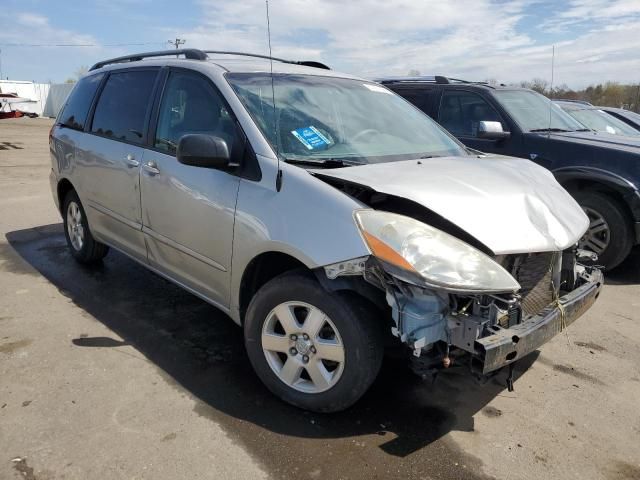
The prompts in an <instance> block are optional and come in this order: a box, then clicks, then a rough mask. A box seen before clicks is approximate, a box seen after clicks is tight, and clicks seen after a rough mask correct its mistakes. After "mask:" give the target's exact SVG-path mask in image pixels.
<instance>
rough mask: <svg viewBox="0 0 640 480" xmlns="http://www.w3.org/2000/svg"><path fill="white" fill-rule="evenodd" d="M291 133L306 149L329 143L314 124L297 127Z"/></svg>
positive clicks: (313, 148)
mask: <svg viewBox="0 0 640 480" xmlns="http://www.w3.org/2000/svg"><path fill="white" fill-rule="evenodd" d="M291 133H292V134H293V136H294V137H296V138H297V139H298V140H300V143H302V144H303V145H304V146H305V147H307V150H317V149H319V148H323V147H326V146H327V145H331V141H330V140H329V139H328V138H327V137H325V136H324V135H323V134H322V133H321V132H320V130H318V129H317V128H316V127H314V126H309V127H303V128H298V129H296V130H292V131H291Z"/></svg>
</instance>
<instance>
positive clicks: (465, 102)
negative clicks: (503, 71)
mask: <svg viewBox="0 0 640 480" xmlns="http://www.w3.org/2000/svg"><path fill="white" fill-rule="evenodd" d="M379 82H381V83H382V84H384V85H385V86H387V87H388V88H390V89H391V90H393V91H395V92H396V93H398V94H400V95H402V96H403V97H405V98H406V99H407V100H409V101H410V102H412V103H413V104H414V105H416V106H417V107H418V108H420V109H421V110H422V111H424V112H425V113H427V114H429V115H430V116H431V117H433V118H434V119H435V120H437V121H438V122H439V123H440V124H441V125H442V126H444V127H445V128H446V129H447V130H449V131H450V132H451V133H452V134H454V135H455V136H456V137H457V138H458V139H459V140H460V141H462V142H463V143H464V144H465V145H467V146H468V147H471V148H474V149H476V150H480V151H482V152H487V153H497V154H502V155H512V156H516V157H522V158H527V159H530V160H533V161H534V162H536V163H538V164H540V165H542V166H544V167H546V168H548V169H550V170H551V171H552V172H553V173H554V175H555V177H556V179H557V180H558V181H559V182H560V184H561V185H562V186H564V187H565V188H566V189H567V190H568V191H569V193H571V195H572V196H573V197H574V198H575V199H576V200H577V202H578V203H579V204H580V205H581V206H582V208H583V209H584V211H585V212H586V213H587V215H588V216H589V219H590V227H589V230H588V231H587V233H586V234H585V236H584V237H583V238H582V239H581V240H580V246H581V247H583V248H586V249H589V250H592V251H593V252H595V253H597V254H598V260H597V264H599V265H603V266H605V267H606V268H608V269H612V268H615V267H616V266H617V265H619V264H620V263H621V262H622V261H623V260H624V259H625V258H626V257H627V256H628V255H629V252H630V251H631V248H632V246H633V245H634V244H638V243H640V191H639V189H640V139H637V138H635V139H634V138H629V137H621V136H616V135H608V134H602V133H598V132H593V131H589V129H587V128H586V127H585V126H584V125H582V124H581V123H579V122H578V121H577V120H575V119H574V118H573V117H571V116H570V115H569V114H567V113H565V112H564V111H563V110H562V109H561V108H560V107H558V106H557V105H554V104H553V103H552V102H550V101H549V100H548V99H547V98H546V97H544V96H543V95H540V94H538V93H536V92H534V91H532V90H527V89H523V88H514V87H506V86H494V85H488V84H486V83H477V82H467V81H463V80H454V79H449V78H446V77H417V78H415V77H414V78H403V77H397V78H385V79H380V80H379Z"/></svg>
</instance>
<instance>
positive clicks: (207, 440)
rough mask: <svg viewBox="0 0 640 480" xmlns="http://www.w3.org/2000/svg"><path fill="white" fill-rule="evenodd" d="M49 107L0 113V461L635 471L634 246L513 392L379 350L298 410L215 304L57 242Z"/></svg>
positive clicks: (139, 466)
mask: <svg viewBox="0 0 640 480" xmlns="http://www.w3.org/2000/svg"><path fill="white" fill-rule="evenodd" d="M50 126H51V121H50V120H46V119H18V120H0V479H5V478H6V479H14V478H15V479H18V478H23V479H28V480H34V479H38V480H42V479H61V478H65V479H83V480H84V479H93V478H99V479H119V478H127V479H143V478H147V479H153V480H161V479H165V478H166V479H172V480H174V479H176V478H202V479H205V478H251V479H255V478H275V479H278V478H283V479H284V478H287V479H290V478H301V479H304V478H309V479H317V478H328V479H333V478H345V479H346V478H348V479H356V478H367V479H374V478H381V479H382V478H417V479H447V480H454V479H487V478H499V479H507V478H508V479H510V480H516V479H540V478H543V479H562V480H568V479H580V480H582V479H611V480H613V479H616V480H627V479H640V415H639V414H638V412H639V408H638V399H640V349H639V348H638V345H639V344H640V329H639V328H638V326H639V324H640V313H638V312H639V311H640V251H635V252H634V254H633V256H632V258H631V259H630V260H629V261H627V262H626V264H624V265H623V266H622V267H621V268H619V269H618V270H617V271H614V272H611V273H610V274H609V275H607V285H606V286H605V289H604V291H603V293H602V295H601V296H600V298H599V300H598V302H597V303H596V305H595V306H594V307H593V308H592V309H591V310H590V311H589V312H588V313H587V314H586V315H585V316H583V317H582V318H581V319H580V320H578V321H577V322H576V323H574V324H573V325H571V326H570V327H569V328H568V329H567V330H566V331H565V332H564V333H562V334H561V335H559V336H558V337H556V338H555V339H554V340H553V341H552V342H550V343H549V344H548V345H545V346H544V347H543V348H542V349H541V350H540V351H539V352H536V353H534V354H532V355H531V356H530V357H528V358H526V359H524V360H523V361H521V362H520V363H519V364H518V367H517V371H516V374H517V377H518V378H517V380H516V383H515V392H511V393H509V392H507V391H506V390H505V388H504V378H503V376H500V377H497V378H495V379H494V380H492V381H490V382H489V383H488V384H486V385H483V386H480V385H477V384H476V383H475V382H474V381H473V380H471V379H470V378H469V377H468V376H467V375H465V374H464V372H463V371H462V370H456V369H452V370H450V371H448V372H447V374H446V375H441V376H440V377H439V378H438V380H437V382H436V383H435V384H434V385H431V384H427V383H423V382H422V381H420V380H419V379H417V378H416V377H414V376H413V375H412V374H411V373H409V372H408V371H407V369H406V367H405V364H404V362H402V361H399V360H393V359H389V360H387V361H386V362H385V365H384V367H383V370H382V372H381V375H380V377H379V379H378V380H377V381H376V383H375V384H374V386H373V388H372V389H371V391H370V392H369V393H368V394H367V395H365V397H364V398H363V399H362V400H361V401H360V402H359V403H358V404H357V405H356V406H354V407H353V408H351V409H350V410H349V411H347V412H344V413H341V414H337V415H316V414H310V413H306V412H302V411H300V410H297V409H295V408H292V407H289V406H287V405H284V404H282V403H281V402H279V401H278V400H276V399H274V398H273V397H272V396H271V395H270V394H269V393H268V392H267V391H266V389H265V388H264V387H263V386H262V385H261V384H260V382H259V381H258V379H257V378H256V377H255V375H254V374H253V372H252V371H251V368H250V365H249V363H248V361H247V359H246V357H245V355H244V352H243V346H242V334H241V331H240V329H239V328H238V327H236V326H235V324H233V322H232V321H231V320H230V319H229V318H227V317H226V316H225V315H224V314H222V313H220V312H219V311H217V310H216V309H215V308H213V307H211V306H209V305H208V304H206V303H204V302H202V301H201V300H199V299H197V298H195V297H194V296H192V295H190V294H188V293H186V292H184V291H182V290H180V289H179V288H178V287H175V286H174V285H172V284H170V283H168V282H166V281H164V280H162V279H160V278H158V277H157V276H155V275H153V274H151V273H149V272H148V271H146V270H145V269H143V268H142V267H140V266H138V265H137V264H136V263H134V262H133V261H131V260H128V259H127V258H125V257H124V256H122V255H120V254H118V253H116V252H113V251H112V252H111V253H110V254H109V256H108V257H107V258H106V259H105V262H104V265H103V266H101V267H100V268H97V269H85V268H81V267H80V266H78V265H76V264H75V263H74V262H73V261H72V260H71V258H70V256H69V255H68V253H67V251H66V249H65V246H64V237H63V234H62V228H61V223H60V222H61V220H60V216H59V214H58V212H57V211H56V210H55V208H54V206H53V201H52V199H51V193H50V191H49V184H48V173H49V169H50V167H49V157H48V145H47V132H48V129H49V127H50Z"/></svg>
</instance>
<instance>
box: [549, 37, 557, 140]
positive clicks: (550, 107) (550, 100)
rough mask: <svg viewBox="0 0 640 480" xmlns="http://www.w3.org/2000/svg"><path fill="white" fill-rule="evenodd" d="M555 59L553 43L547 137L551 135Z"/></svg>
mask: <svg viewBox="0 0 640 480" xmlns="http://www.w3.org/2000/svg"><path fill="white" fill-rule="evenodd" d="M555 60H556V46H555V45H553V47H552V50H551V85H550V86H549V96H550V98H549V130H547V138H550V137H551V109H552V108H553V73H554V72H553V70H554V67H555Z"/></svg>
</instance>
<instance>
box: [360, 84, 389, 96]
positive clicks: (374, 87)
mask: <svg viewBox="0 0 640 480" xmlns="http://www.w3.org/2000/svg"><path fill="white" fill-rule="evenodd" d="M363 85H364V86H365V87H367V88H368V89H369V90H371V91H372V92H378V93H388V94H389V95H393V94H392V93H391V92H390V91H389V90H387V89H386V88H384V87H381V86H380V85H372V84H371V83H363Z"/></svg>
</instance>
